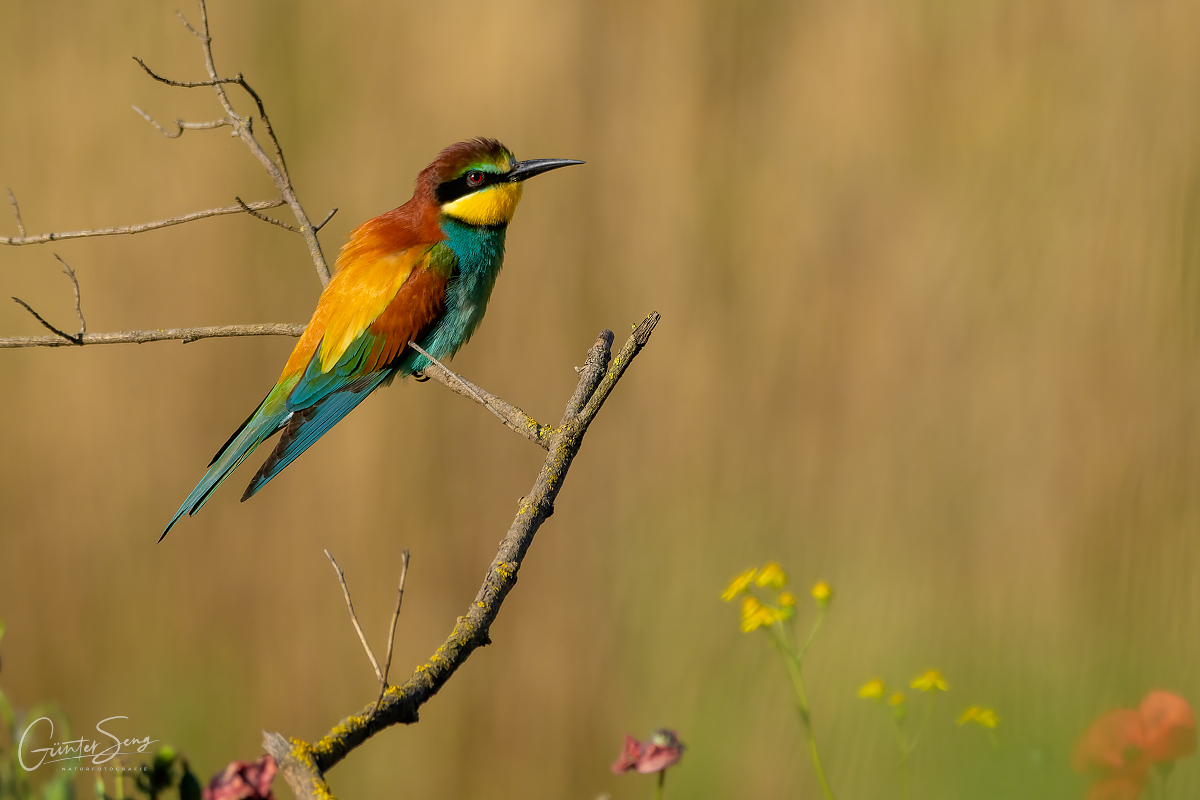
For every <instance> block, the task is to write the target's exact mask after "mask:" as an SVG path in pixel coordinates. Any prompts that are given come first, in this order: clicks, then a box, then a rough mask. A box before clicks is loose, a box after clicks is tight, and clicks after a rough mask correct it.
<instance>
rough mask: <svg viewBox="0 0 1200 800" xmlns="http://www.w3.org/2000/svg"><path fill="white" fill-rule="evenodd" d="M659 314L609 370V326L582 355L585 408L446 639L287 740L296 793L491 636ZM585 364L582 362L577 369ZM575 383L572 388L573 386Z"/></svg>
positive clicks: (560, 438) (425, 695) (416, 703)
mask: <svg viewBox="0 0 1200 800" xmlns="http://www.w3.org/2000/svg"><path fill="white" fill-rule="evenodd" d="M657 322H658V314H657V313H654V314H651V315H649V316H648V317H647V318H646V319H645V320H644V321H643V322H642V324H641V325H639V326H638V327H637V328H636V329H635V330H634V333H633V336H631V337H630V340H629V341H628V342H626V343H625V346H624V347H623V348H622V349H621V353H620V354H619V355H618V358H620V359H621V361H622V363H620V364H617V363H616V361H614V362H613V364H612V369H611V370H608V369H607V368H608V361H609V354H610V352H611V342H612V333H611V332H609V331H604V332H603V333H601V334H600V336H599V337H598V338H597V339H596V343H595V344H594V345H592V347H591V350H590V351H589V353H588V362H587V363H589V364H603V365H604V368H605V370H606V372H605V373H604V377H603V378H602V379H601V380H600V382H599V383H598V384H597V385H596V392H595V394H593V395H592V396H591V397H588V398H584V402H583V403H582V404H581V405H582V408H583V409H584V411H581V412H579V413H576V414H574V415H572V414H570V413H568V414H565V415H564V417H563V421H562V424H561V425H560V426H559V427H558V428H556V429H555V430H554V435H553V437H552V439H551V442H550V448H549V449H550V452H549V454H548V455H547V457H546V461H545V462H544V463H543V464H542V469H541V471H540V472H539V473H538V477H537V480H536V482H535V483H534V486H533V489H532V490H531V491H530V492H529V494H528V495H527V496H526V497H523V498H521V501H520V503H519V505H518V508H517V514H516V517H515V518H514V519H513V522H512V525H511V526H510V527H509V529H508V534H507V535H506V536H505V537H504V541H502V542H501V543H500V549H499V551H498V552H497V553H496V558H495V559H494V560H493V561H492V564H491V566H490V567H489V568H488V570H487V574H486V575H485V577H484V581H483V585H482V586H481V587H480V589H479V592H478V594H476V596H475V600H474V601H473V602H472V603H471V605H470V607H469V608H468V609H467V613H466V614H464V615H463V616H461V617H459V618H458V620H457V622H456V623H455V625H454V629H453V631H452V632H451V633H450V636H449V637H448V638H447V639H446V641H445V643H444V644H443V645H442V646H441V647H439V648H438V650H437V652H436V653H435V654H434V655H433V656H431V657H430V659H429V660H428V661H426V662H425V663H424V664H422V665H421V666H419V667H417V669H416V671H415V672H414V673H413V674H412V676H411V677H410V678H409V679H408V680H407V681H406V682H405V683H404V685H402V686H399V687H391V688H389V689H388V690H387V691H386V692H385V693H384V698H383V701H382V703H377V704H375V703H373V704H371V705H368V706H366V707H365V708H363V709H362V710H361V711H360V712H359V713H357V714H353V715H351V716H349V717H347V718H346V719H344V720H342V721H341V722H340V723H338V724H337V725H336V726H335V727H334V728H333V730H332V731H330V732H329V733H328V734H327V735H326V736H325V737H324V738H323V739H321V740H320V741H318V742H316V743H314V744H311V745H309V744H306V743H305V742H303V741H301V740H299V739H293V740H291V742H290V745H291V746H290V747H288V748H287V753H286V755H291V756H292V757H293V758H294V762H292V763H298V764H300V774H299V775H298V777H297V782H296V783H293V781H292V779H289V780H288V783H289V785H291V786H292V788H293V789H296V788H297V786H300V790H299V791H297V796H298V797H320V796H322V795H319V794H311V793H301V792H308V791H309V790H308V789H306V788H304V787H305V786H306V785H310V784H306V783H305V782H310V783H311V782H312V781H320V782H321V785H322V786H323V788H324V791H325V792H326V793H328V786H327V785H325V784H324V777H323V776H324V775H325V773H327V772H328V771H329V770H330V769H331V768H332V767H333V766H335V765H336V764H338V763H339V762H340V761H341V760H342V759H344V758H345V757H346V755H347V754H348V753H349V752H350V751H351V750H353V749H354V748H355V747H358V746H359V745H360V744H362V743H363V742H365V741H366V740H367V739H369V738H371V737H372V736H374V735H375V734H376V733H378V732H379V731H381V730H383V729H385V728H387V727H389V726H391V725H395V724H397V723H406V724H409V723H413V722H416V721H417V718H418V714H417V712H418V710H419V709H420V707H421V706H422V705H424V704H425V703H426V702H427V701H428V700H429V699H430V698H432V697H433V696H434V695H435V694H437V692H438V690H439V689H441V688H442V686H444V685H445V684H446V682H447V681H448V680H449V679H450V678H451V676H453V675H454V673H455V671H456V670H457V669H458V668H459V667H460V666H462V664H463V663H464V662H465V661H466V660H467V658H468V657H470V655H471V653H472V652H474V651H475V650H476V649H478V648H479V647H482V646H484V645H487V644H489V643H490V642H491V639H490V636H489V631H490V629H491V625H492V623H493V622H494V621H495V619H496V617H497V615H498V614H499V613H500V608H501V606H502V605H503V603H504V599H505V598H506V597H507V596H508V593H509V592H510V591H512V589H513V587H514V586H515V585H516V582H517V573H518V572H519V571H520V569H521V563H522V561H523V560H524V558H525V554H526V553H527V552H528V550H529V547H530V545H531V544H532V543H533V537H534V535H535V534H536V533H537V531H538V529H539V528H540V527H541V525H542V523H543V522H545V521H546V519H548V518H549V517H550V515H551V514H553V513H554V501H555V499H556V498H557V496H558V493H559V491H560V490H561V489H562V486H563V483H564V481H565V480H566V477H567V472H568V470H569V469H570V466H571V463H572V461H573V460H574V458H575V456H576V454H577V453H578V452H579V449H580V447H581V446H582V444H583V437H584V435H585V434H586V433H587V429H588V425H589V424H590V422H591V420H592V419H594V417H595V414H596V412H598V411H599V408H600V407H601V406H602V405H603V404H604V401H605V400H606V399H607V398H608V397H609V395H610V394H611V391H612V388H613V386H615V384H616V383H617V381H619V380H620V379H621V376H622V375H623V374H624V373H625V370H626V369H627V368H628V366H629V364H630V362H632V361H633V359H634V358H635V357H636V356H637V354H638V353H639V352H640V351H641V349H642V347H644V346H645V344H646V342H647V341H648V340H649V337H650V334H651V332H653V330H654V326H655V324H656V323H657ZM587 371H588V370H587V369H586V367H585V369H584V370H583V372H585V373H586V372H587ZM586 380H590V378H589V377H588V376H587V375H581V376H580V382H581V383H582V382H584V381H586ZM602 390H603V392H604V393H603V394H602V395H601V391H602ZM578 391H579V390H578V389H577V393H578ZM574 397H575V395H572V399H574ZM593 403H595V408H594V410H592V411H591V413H590V414H588V413H585V412H587V411H588V410H589V409H592V408H593V406H592V404H593ZM280 738H281V739H282V737H280ZM284 741H285V742H286V741H287V740H284ZM272 752H273V751H272Z"/></svg>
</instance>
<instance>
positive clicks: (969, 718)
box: [958, 706, 1000, 730]
mask: <svg viewBox="0 0 1200 800" xmlns="http://www.w3.org/2000/svg"><path fill="white" fill-rule="evenodd" d="M968 722H974V723H975V724H977V725H982V726H983V727H985V728H987V729H989V730H995V729H996V726H997V725H999V724H1000V717H999V716H997V715H996V709H994V708H983V707H981V706H971V707H970V708H968V709H967V710H966V711H964V712H963V713H962V716H961V717H959V718H958V724H959V725H966V724H967V723H968Z"/></svg>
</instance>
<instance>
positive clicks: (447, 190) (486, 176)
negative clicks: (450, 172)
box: [434, 169, 506, 204]
mask: <svg viewBox="0 0 1200 800" xmlns="http://www.w3.org/2000/svg"><path fill="white" fill-rule="evenodd" d="M475 174H479V175H482V176H483V180H482V181H480V182H479V183H474V184H473V183H471V182H470V181H469V180H468V177H469V176H471V175H475ZM505 178H506V176H505V175H498V174H496V173H495V172H484V171H483V170H478V169H473V170H468V171H467V172H464V173H463V174H462V175H460V176H459V177H457V178H455V179H454V180H452V181H446V182H445V183H441V184H438V187H437V189H436V190H434V196H435V197H437V201H438V203H439V204H445V203H450V202H453V201H455V200H457V199H458V198H460V197H464V196H466V195H468V194H470V193H471V192H477V191H479V190H480V189H482V188H484V187H485V186H492V185H494V184H497V183H503V182H504V180H505Z"/></svg>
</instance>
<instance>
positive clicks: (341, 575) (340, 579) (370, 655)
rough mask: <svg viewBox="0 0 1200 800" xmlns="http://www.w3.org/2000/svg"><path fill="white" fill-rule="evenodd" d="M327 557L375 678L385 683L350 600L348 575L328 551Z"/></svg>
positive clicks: (326, 552)
mask: <svg viewBox="0 0 1200 800" xmlns="http://www.w3.org/2000/svg"><path fill="white" fill-rule="evenodd" d="M325 557H326V558H328V559H329V563H330V564H333V571H334V572H336V573H337V579H338V583H340V584H341V585H342V594H344V595H345V596H346V608H347V609H349V611H350V621H351V622H352V623H354V630H355V632H356V633H358V640H359V641H360V642H362V646H363V650H366V651H367V658H369V659H370V660H371V666H372V667H374V669H375V677H376V678H378V679H379V681H380V682H381V683H382V682H383V681H384V677H383V671H382V670H380V669H379V662H378V661H376V660H375V654H374V653H373V652H371V645H369V644H367V635H366V634H365V633H363V629H362V625H359V624H358V615H357V614H355V613H354V603H353V602H352V601H351V600H350V587H348V586H347V585H346V574H345V573H344V572H342V568H341V567H339V566H338V563H337V561H335V560H334V558H333V556H332V555H330V553H329V551H328V550H326V551H325Z"/></svg>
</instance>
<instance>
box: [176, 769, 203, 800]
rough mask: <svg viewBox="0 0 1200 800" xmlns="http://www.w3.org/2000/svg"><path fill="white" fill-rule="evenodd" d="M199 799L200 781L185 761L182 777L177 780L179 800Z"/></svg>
mask: <svg viewBox="0 0 1200 800" xmlns="http://www.w3.org/2000/svg"><path fill="white" fill-rule="evenodd" d="M200 797H201V791H200V781H199V780H198V779H197V778H196V776H195V774H193V773H192V768H191V767H190V766H188V763H187V762H186V761H185V762H183V777H182V778H180V779H179V800H200Z"/></svg>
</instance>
